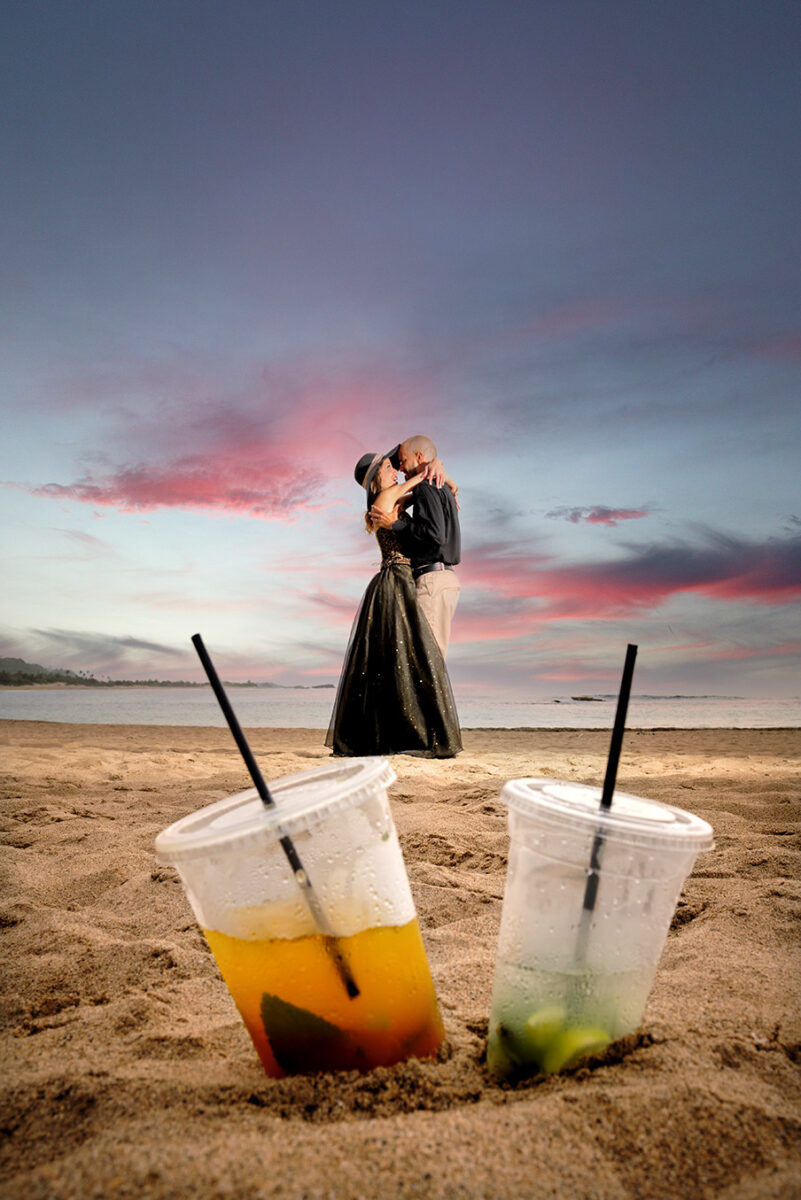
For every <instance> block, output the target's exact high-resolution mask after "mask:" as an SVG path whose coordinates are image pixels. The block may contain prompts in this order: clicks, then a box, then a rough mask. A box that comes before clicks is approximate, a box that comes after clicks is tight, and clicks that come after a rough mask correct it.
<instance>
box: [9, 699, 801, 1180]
mask: <svg viewBox="0 0 801 1200" xmlns="http://www.w3.org/2000/svg"><path fill="white" fill-rule="evenodd" d="M249 736H250V739H251V742H252V745H253V748H254V750H255V751H256V754H257V756H258V758H259V761H260V762H261V764H262V767H263V770H264V773H265V775H266V776H267V778H275V777H277V776H279V775H282V774H286V773H288V772H292V771H297V770H302V769H305V768H308V767H312V766H315V765H317V764H318V763H320V762H323V761H325V760H326V759H327V757H328V751H327V750H326V749H325V747H324V746H323V745H322V737H323V735H322V733H321V732H320V731H315V730H267V729H257V730H252V731H250V732H249ZM464 743H465V750H464V753H463V754H461V755H460V756H459V757H458V758H457V759H455V760H451V761H447V762H431V761H426V760H421V759H416V758H411V757H405V756H396V757H395V758H393V760H392V762H393V766H394V768H395V770H396V772H397V775H398V780H397V783H396V784H395V785H394V786H393V787H392V790H391V799H392V806H393V812H394V816H395V821H396V825H397V827H398V831H399V835H400V838H401V844H402V846H403V850H404V854H405V857H406V862H407V866H408V871H409V877H410V881H411V887H412V891H413V894H414V898H415V901H416V904H417V908H418V912H419V915H420V919H421V924H422V927H423V932H424V938H425V942H426V947H427V950H428V955H429V960H430V964H431V969H432V973H433V976H434V979H435V983H436V987H437V991H438V994H439V997H440V1000H441V1005H442V1010H443V1016H444V1019H445V1025H446V1030H447V1046H446V1048H445V1050H444V1051H443V1052H442V1053H441V1055H440V1058H439V1059H437V1060H429V1061H419V1060H415V1061H410V1062H408V1063H405V1064H403V1065H400V1066H397V1067H392V1068H387V1069H382V1070H379V1071H376V1072H374V1073H372V1074H369V1075H364V1076H361V1075H357V1074H344V1075H337V1076H327V1077H323V1076H308V1077H303V1078H294V1079H285V1080H270V1079H268V1078H267V1076H266V1075H265V1074H264V1072H263V1070H262V1068H261V1065H260V1063H259V1061H258V1059H257V1058H256V1056H255V1053H254V1051H253V1048H252V1045H251V1043H250V1040H249V1038H248V1036H247V1034H246V1032H245V1030H244V1027H243V1026H242V1024H241V1022H240V1020H239V1017H238V1015H237V1012H236V1009H235V1008H234V1005H233V1003H232V1001H231V1000H230V998H229V996H228V993H227V991H226V988H225V986H224V984H223V983H222V981H221V979H220V976H219V974H218V972H217V969H216V966H215V964H214V960H213V959H212V957H211V955H210V954H209V952H208V950H207V949H206V946H205V943H204V941H203V938H202V936H201V935H200V933H199V931H198V929H197V927H196V925H195V922H194V919H193V917H192V914H191V911H190V909H189V907H188V905H187V902H186V900H185V898H184V894H183V891H182V888H181V885H180V883H179V882H178V880H177V876H176V875H175V874H174V872H173V871H172V870H171V869H169V868H165V867H162V866H159V865H158V864H157V863H156V861H155V858H154V853H153V842H154V839H155V836H156V834H157V833H158V832H159V831H160V830H161V829H162V828H164V826H166V825H167V824H169V823H170V822H172V821H174V820H176V819H177V818H178V817H180V816H182V815H184V814H185V813H187V812H189V811H191V810H192V809H194V808H196V807H199V806H200V805H202V804H204V803H208V802H210V801H212V800H215V799H218V798H220V797H222V796H224V795H227V794H229V793H231V792H234V791H237V790H239V789H241V788H244V787H247V786H249V780H248V778H247V776H246V774H245V770H244V767H243V765H242V763H241V760H240V759H239V757H238V754H237V752H236V750H235V748H234V745H233V742H232V740H231V737H230V734H229V733H228V731H227V730H225V729H210V728H203V729H199V728H166V727H154V726H151V727H124V726H97V725H83V726H81V725H59V724H48V723H35V722H24V721H5V722H0V744H1V745H2V775H3V790H2V795H3V804H2V810H1V811H2V843H3V849H2V856H1V857H0V863H1V864H2V881H1V890H0V896H1V897H2V899H1V900H0V933H1V934H2V948H3V956H2V961H3V973H2V990H1V992H0V1005H1V1006H2V1010H1V1011H2V1017H3V1020H2V1034H1V1035H0V1038H1V1042H0V1044H1V1047H2V1048H1V1050H0V1094H1V1095H2V1114H1V1115H0V1129H2V1150H1V1151H0V1196H2V1198H3V1200H7V1198H8V1200H10V1198H12V1197H14V1198H16V1197H20V1198H21V1197H25V1198H26V1200H37V1198H45V1197H47V1200H61V1198H65V1200H66V1198H67V1197H76V1198H79V1200H85V1198H88V1197H104V1198H105V1197H112V1196H123V1197H125V1196H135V1197H143V1196H147V1197H156V1198H159V1197H165V1198H166V1197H171V1198H174V1197H183V1196H192V1197H196V1198H198V1200H211V1198H212V1197H227V1198H238V1197H243V1198H244V1197H248V1198H251V1197H286V1198H292V1200H300V1198H302V1197H306V1198H308V1200H324V1198H325V1197H337V1198H338V1197H342V1198H348V1200H357V1198H358V1197H364V1198H371V1197H379V1196H380V1197H389V1198H391V1197H430V1198H432V1200H434V1198H443V1200H444V1198H448V1200H450V1198H451V1197H453V1198H456V1197H461V1198H465V1197H489V1198H494V1197H498V1198H504V1200H505V1198H507V1197H508V1198H510V1200H511V1198H514V1200H519V1198H521V1197H560V1198H561V1197H564V1198H568V1197H569V1198H571V1200H573V1198H583V1197H587V1198H588V1200H589V1198H590V1197H592V1198H593V1200H596V1198H598V1197H609V1198H610V1200H617V1198H620V1200H623V1198H633V1197H637V1198H649V1197H677V1198H678V1197H681V1198H685V1197H692V1198H702V1200H703V1198H707V1197H715V1198H717V1200H763V1198H765V1197H776V1198H781V1200H790V1198H791V1197H800V1196H801V1065H800V1064H801V1005H800V1004H799V981H800V980H801V953H800V952H799V941H800V940H801V939H800V938H799V930H800V929H801V925H800V924H799V916H801V882H800V881H801V811H800V810H801V803H800V797H799V793H800V792H801V787H799V750H801V731H798V730H733V731H731V730H730V731H727V730H697V731H687V730H682V731H647V730H646V731H630V732H628V733H627V735H626V740H625V744H624V749H623V756H622V760H621V765H620V772H619V776H618V785H619V787H621V788H624V789H625V790H628V791H631V792H635V793H638V794H641V795H644V796H651V797H654V798H656V799H661V800H664V801H667V802H669V803H673V804H678V805H680V806H681V807H684V808H688V809H690V810H691V811H693V812H695V813H697V814H699V815H700V816H702V817H704V818H706V819H707V820H708V821H710V822H711V824H712V826H713V827H714V830H715V837H716V848H715V850H714V851H712V852H710V853H708V854H705V855H703V856H702V857H701V858H699V860H698V862H697V864H696V869H695V871H694V873H693V874H692V876H691V877H690V879H689V880H688V882H687V884H686V887H685V889H684V892H683V894H682V898H681V901H680V903H679V907H678V910H677V914H676V918H675V919H674V922H673V927H672V929H671V932H670V935H669V937H668V941H667V945H666V948H665V952H664V955H663V957H662V960H661V963H660V968H659V971H658V973H657V977H656V981H655V984H654V988H653V991H652V993H651V996H650V999H649V1002H648V1006H647V1009H646V1012H645V1016H644V1020H643V1023H642V1026H641V1029H640V1031H639V1032H638V1033H637V1034H636V1035H633V1036H632V1037H631V1038H628V1039H626V1040H625V1041H624V1042H623V1043H620V1044H618V1045H616V1046H614V1047H613V1048H611V1049H610V1050H609V1051H607V1052H606V1054H605V1055H602V1056H600V1057H599V1058H598V1059H595V1060H592V1061H591V1062H590V1063H589V1064H587V1065H583V1066H580V1067H578V1068H577V1069H574V1070H573V1071H570V1072H567V1073H565V1074H562V1075H557V1076H552V1077H550V1078H548V1079H543V1078H539V1079H534V1080H529V1081H527V1082H524V1083H519V1084H516V1085H509V1084H500V1083H497V1082H495V1081H493V1080H492V1079H491V1078H490V1076H489V1075H488V1073H487V1070H486V1066H485V1064H484V1061H483V1055H484V1051H485V1046H486V1032H487V1017H488V1010H489V999H490V989H491V979H492V965H493V957H494V952H495V944H496V939H497V933H498V926H499V920H500V911H501V897H502V893H503V884H504V873H505V867H506V853H507V834H506V813H505V810H504V808H503V807H502V805H501V804H500V803H499V801H498V794H499V791H500V787H501V785H502V784H503V782H504V781H505V780H507V779H510V778H516V777H520V776H523V775H531V774H543V775H547V776H553V777H561V778H566V779H575V780H581V781H588V782H599V781H600V780H601V778H602V776H603V768H604V762H605V758H606V753H607V749H608V744H609V733H608V732H604V731H600V732H578V731H552V730H548V731H542V732H538V731H530V730H528V731H503V730H490V731H466V732H465V735H464Z"/></svg>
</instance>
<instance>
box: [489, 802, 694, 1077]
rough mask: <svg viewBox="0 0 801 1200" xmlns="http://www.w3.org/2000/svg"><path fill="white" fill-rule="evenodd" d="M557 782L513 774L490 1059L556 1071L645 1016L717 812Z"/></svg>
mask: <svg viewBox="0 0 801 1200" xmlns="http://www.w3.org/2000/svg"><path fill="white" fill-rule="evenodd" d="M600 798H601V789H600V788H596V787H588V786H585V785H582V784H576V783H561V782H558V781H556V780H552V779H514V780H511V781H510V782H509V783H507V784H506V785H505V786H504V787H503V789H502V791H501V799H502V800H504V801H506V803H507V805H508V807H509V833H510V848H509V865H508V871H507V877H506V889H505V892H504V898H503V911H502V917H501V929H500V936H499V941H498V951H497V957H496V963H495V979H494V985H493V994H492V1009H491V1014H490V1024H489V1041H488V1046H487V1063H488V1065H489V1067H490V1069H491V1070H492V1071H493V1072H494V1073H495V1074H497V1075H500V1076H506V1077H510V1076H518V1075H527V1074H528V1075H530V1074H537V1073H543V1074H551V1073H553V1072H555V1071H559V1070H562V1069H563V1068H565V1067H567V1066H570V1065H572V1064H573V1063H575V1062H576V1061H578V1060H580V1059H581V1058H582V1057H585V1056H586V1055H588V1054H591V1053H594V1052H598V1051H600V1050H602V1049H603V1048H604V1047H605V1046H606V1045H608V1044H609V1043H610V1042H613V1041H615V1040H616V1039H618V1038H621V1037H623V1036H624V1035H625V1034H628V1033H633V1032H634V1031H635V1030H636V1029H637V1027H638V1026H639V1024H640V1021H641V1019H642V1014H643V1011H644V1009H645V1004H646V1001H647V999H648V994H649V992H650V990H651V985H652V983H653V979H654V974H655V972H656V968H657V964H658V962H659V958H660V956H661V953H662V950H663V947H664V944H665V939H666V937H667V932H668V929H669V927H670V922H671V919H672V917H673V913H674V911H675V908H676V903H677V901H678V898H679V895H680V893H681V889H682V887H683V885H684V881H685V879H686V878H687V876H688V875H689V874H690V872H691V871H692V868H693V864H694V862H695V858H696V855H697V854H698V853H699V852H700V851H702V850H709V849H711V848H712V845H713V841H712V829H711V827H710V826H709V825H708V824H707V822H706V821H702V820H701V819H700V818H699V817H696V816H693V815H692V814H691V813H688V812H685V811H684V810H683V809H680V808H672V807H670V806H669V805H666V804H660V803H657V802H656V801H653V800H645V799H642V798H641V797H639V796H631V795H627V794H626V793H624V792H615V794H614V798H613V802H612V807H611V809H605V810H601V809H600Z"/></svg>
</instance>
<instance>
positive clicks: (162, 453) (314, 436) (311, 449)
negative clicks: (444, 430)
mask: <svg viewBox="0 0 801 1200" xmlns="http://www.w3.org/2000/svg"><path fill="white" fill-rule="evenodd" d="M142 370H143V376H142V380H141V383H142V388H143V389H144V390H145V392H146V393H147V400H148V402H147V403H142V404H140V405H138V406H137V408H136V410H134V409H133V408H130V409H128V408H125V407H123V406H121V407H119V408H117V409H112V410H110V412H111V413H112V424H113V426H114V428H111V429H110V430H107V431H106V432H105V433H104V435H103V437H104V441H105V442H106V444H108V443H109V442H110V441H113V443H114V444H115V445H124V446H128V447H130V448H131V450H130V457H129V458H128V460H127V461H118V462H117V463H114V464H113V465H110V466H108V467H105V468H97V467H95V466H92V467H90V468H88V469H86V470H85V471H84V473H83V475H82V476H81V477H80V478H79V479H77V480H72V481H68V482H64V481H53V482H49V483H46V484H44V485H39V486H31V487H27V488H26V490H29V491H32V492H33V493H34V494H36V495H43V496H49V497H52V498H56V499H66V500H73V501H78V502H80V503H86V504H91V505H93V506H95V507H96V508H103V507H106V508H114V509H117V510H119V511H122V512H134V511H136V512H144V511H152V510H155V509H160V508H174V509H181V510H204V511H209V512H219V513H229V514H231V513H232V514H241V515H247V516H252V517H257V518H261V519H264V520H286V519H290V518H291V517H292V516H294V515H297V514H299V513H302V512H305V511H310V510H315V509H316V507H317V505H318V502H319V500H320V497H321V495H322V493H323V491H324V489H325V487H326V485H327V484H328V482H329V481H330V480H332V479H337V480H341V479H348V478H349V477H350V475H351V473H352V471H353V466H354V464H355V463H356V461H357V460H358V458H360V457H361V455H362V454H364V453H365V451H367V450H371V449H372V450H381V449H384V448H386V447H389V446H390V445H392V444H394V443H395V442H397V441H398V440H400V438H401V437H403V436H405V435H407V434H408V433H409V432H410V431H411V430H412V429H413V428H414V422H416V420H417V419H418V417H417V416H416V414H415V409H414V405H413V403H410V401H409V394H408V392H409V389H408V381H406V383H404V381H403V380H402V379H400V378H395V377H394V376H393V373H392V371H391V370H389V371H387V372H386V373H384V374H382V373H381V371H380V370H378V369H372V368H370V367H369V366H368V367H367V368H364V369H361V370H348V369H347V368H342V367H339V368H332V369H330V370H323V369H322V368H321V367H320V366H319V365H318V366H317V367H315V368H312V369H309V368H302V369H301V368H297V367H296V366H295V367H294V368H293V369H292V370H290V369H286V370H281V369H272V368H271V369H265V370H263V371H262V372H261V373H260V375H259V377H258V379H257V380H256V381H254V382H253V383H252V384H251V385H250V386H249V388H248V390H247V392H246V393H245V394H242V395H241V396H238V397H236V398H234V399H233V400H229V399H227V398H225V397H222V398H212V399H208V398H207V397H204V396H202V395H201V394H199V384H198V381H197V380H193V381H192V383H191V387H190V386H185V387H180V386H178V384H177V383H176V390H175V391H174V393H173V394H171V395H170V394H162V393H163V389H164V388H166V386H167V380H168V379H169V374H168V375H167V379H163V378H162V377H161V376H160V375H159V374H158V372H156V375H155V377H154V375H153V373H152V370H151V369H149V368H146V367H143V368H142ZM127 384H128V386H131V380H130V379H128V380H127ZM90 392H91V389H90ZM90 400H91V402H93V403H96V402H97V396H96V395H94V394H90ZM399 412H402V413H403V414H404V415H403V418H402V420H403V424H402V425H401V419H400V418H397V417H394V416H392V415H390V416H389V417H387V416H386V415H385V414H396V413H399ZM410 427H411V429H410ZM365 428H367V429H369V430H370V435H369V436H370V438H371V443H373V442H374V443H375V444H374V445H373V444H369V445H366V444H365V441H364V439H363V437H362V436H361V435H360V431H361V430H363V429H365ZM93 454H94V459H95V461H98V460H99V458H100V448H99V447H94V448H93ZM107 457H108V456H106V458H107ZM354 487H355V485H354Z"/></svg>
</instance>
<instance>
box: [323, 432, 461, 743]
mask: <svg viewBox="0 0 801 1200" xmlns="http://www.w3.org/2000/svg"><path fill="white" fill-rule="evenodd" d="M398 470H401V471H402V472H403V474H404V477H405V478H404V480H403V481H401V482H399V480H398ZM353 474H354V478H355V480H356V482H357V483H358V484H359V486H360V487H362V488H363V489H364V492H365V493H366V502H365V518H364V523H365V528H366V529H367V532H368V533H370V534H375V536H376V538H377V541H378V545H379V548H380V550H381V566H380V569H379V571H378V574H377V575H374V576H373V578H372V579H371V580H370V582H369V584H368V585H367V590H366V591H365V593H364V596H363V597H362V600H361V603H360V605H359V609H358V612H357V613H356V617H355V619H354V622H353V628H352V629H351V635H350V640H349V642H348V646H347V650H346V652H345V661H344V664H343V667H342V673H341V675H340V679H339V686H338V688H337V695H336V700H335V702H334V711H333V713H332V716H331V722H330V725H329V727H328V734H327V736H326V741H325V744H326V745H327V746H330V747H331V749H332V751H333V753H334V754H335V755H342V756H348V757H362V756H366V755H373V754H380V755H385V754H415V755H422V756H424V757H427V758H453V756H454V755H456V754H458V753H459V751H460V750H461V748H462V736H461V731H460V729H459V718H458V716H457V714H456V705H455V704H454V700H453V692H452V691H451V685H450V680H449V679H448V672H447V669H446V667H445V654H446V652H447V649H448V643H449V641H450V630H451V620H452V618H453V614H454V611H455V609H456V604H457V601H458V599H459V580H458V577H457V575H456V572H455V571H454V567H455V566H456V564H457V563H458V562H459V560H460V558H461V532H460V529H459V512H458V506H457V503H456V491H457V489H456V485H455V484H454V483H453V481H452V480H451V479H449V478H448V476H447V475H446V474H445V470H444V467H443V465H442V463H441V461H440V460H439V458H438V457H437V449H436V446H435V445H434V443H433V442H432V441H431V439H430V438H429V437H426V436H424V435H423V434H417V435H416V436H414V437H410V438H407V439H406V441H404V442H401V443H400V445H398V446H395V448H394V449H393V450H389V451H387V453H386V454H380V453H379V454H373V453H370V454H364V455H362V457H361V458H360V459H359V461H358V462H357V464H356V467H355V470H354V472H353ZM410 506H411V509H410Z"/></svg>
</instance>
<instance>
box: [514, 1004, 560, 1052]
mask: <svg viewBox="0 0 801 1200" xmlns="http://www.w3.org/2000/svg"><path fill="white" fill-rule="evenodd" d="M566 1018H567V1012H566V1011H565V1009H564V1008H562V1006H561V1004H554V1005H552V1006H551V1007H550V1008H539V1009H537V1011H536V1012H533V1013H532V1014H531V1016H530V1017H529V1019H528V1020H527V1021H526V1023H525V1025H524V1027H523V1029H524V1032H525V1037H526V1041H527V1042H528V1044H529V1046H530V1047H531V1049H532V1050H533V1051H534V1053H535V1054H536V1055H537V1057H538V1058H539V1057H541V1056H542V1054H543V1053H544V1051H545V1050H547V1049H548V1047H549V1046H550V1044H551V1042H552V1041H553V1040H554V1038H555V1037H557V1036H558V1035H559V1034H560V1033H561V1032H562V1028H563V1026H564V1023H565V1019H566Z"/></svg>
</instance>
